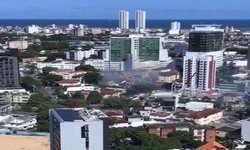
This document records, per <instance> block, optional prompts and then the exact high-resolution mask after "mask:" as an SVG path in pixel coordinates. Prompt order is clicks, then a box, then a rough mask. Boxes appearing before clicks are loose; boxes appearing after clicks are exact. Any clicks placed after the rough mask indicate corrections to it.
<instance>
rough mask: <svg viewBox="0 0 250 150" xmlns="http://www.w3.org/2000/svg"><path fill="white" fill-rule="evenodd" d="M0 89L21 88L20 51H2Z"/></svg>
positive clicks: (0, 56)
mask: <svg viewBox="0 0 250 150" xmlns="http://www.w3.org/2000/svg"><path fill="white" fill-rule="evenodd" d="M0 70H1V71H0V87H19V86H20V83H19V61H18V50H17V49H12V50H0Z"/></svg>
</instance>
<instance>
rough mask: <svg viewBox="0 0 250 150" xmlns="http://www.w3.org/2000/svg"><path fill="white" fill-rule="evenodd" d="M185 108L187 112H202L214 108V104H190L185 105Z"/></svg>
mask: <svg viewBox="0 0 250 150" xmlns="http://www.w3.org/2000/svg"><path fill="white" fill-rule="evenodd" d="M184 107H185V108H186V109H187V110H191V111H201V110H204V109H209V108H214V104H213V103H207V102H188V103H186V104H184Z"/></svg>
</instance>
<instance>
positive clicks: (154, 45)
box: [139, 38, 160, 61]
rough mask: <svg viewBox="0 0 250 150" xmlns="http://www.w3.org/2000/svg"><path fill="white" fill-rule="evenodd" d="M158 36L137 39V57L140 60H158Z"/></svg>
mask: <svg viewBox="0 0 250 150" xmlns="http://www.w3.org/2000/svg"><path fill="white" fill-rule="evenodd" d="M159 45H160V39H159V38H140V39H139V59H140V60H142V61H149V60H151V61H158V60H159V55H160V46H159Z"/></svg>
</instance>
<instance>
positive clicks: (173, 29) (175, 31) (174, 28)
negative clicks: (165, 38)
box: [169, 22, 181, 35]
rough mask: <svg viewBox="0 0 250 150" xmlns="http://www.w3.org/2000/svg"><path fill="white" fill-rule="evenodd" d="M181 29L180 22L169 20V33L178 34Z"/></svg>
mask: <svg viewBox="0 0 250 150" xmlns="http://www.w3.org/2000/svg"><path fill="white" fill-rule="evenodd" d="M180 30H181V23H180V22H171V29H170V30H169V34H170V35H179V34H180Z"/></svg>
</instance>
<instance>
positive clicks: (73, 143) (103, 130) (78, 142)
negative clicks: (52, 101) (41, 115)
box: [50, 108, 109, 150]
mask: <svg viewBox="0 0 250 150" xmlns="http://www.w3.org/2000/svg"><path fill="white" fill-rule="evenodd" d="M108 129H109V127H108V120H107V116H106V115H105V114H104V113H102V112H101V111H100V110H96V109H91V110H89V109H87V108H75V109H70V108H59V109H52V110H50V150H71V149H72V150H108V148H109V141H108Z"/></svg>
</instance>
